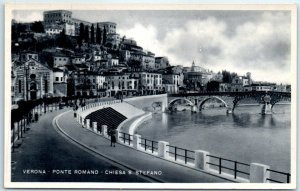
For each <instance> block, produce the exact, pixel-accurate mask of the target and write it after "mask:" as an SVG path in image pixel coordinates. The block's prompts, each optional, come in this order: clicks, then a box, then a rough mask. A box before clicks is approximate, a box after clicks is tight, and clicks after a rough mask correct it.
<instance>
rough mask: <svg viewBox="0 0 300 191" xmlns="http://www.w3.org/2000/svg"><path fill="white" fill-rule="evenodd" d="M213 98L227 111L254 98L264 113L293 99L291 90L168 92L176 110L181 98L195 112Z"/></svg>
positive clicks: (169, 106)
mask: <svg viewBox="0 0 300 191" xmlns="http://www.w3.org/2000/svg"><path fill="white" fill-rule="evenodd" d="M211 99H215V100H219V101H221V102H222V103H223V104H224V106H225V107H226V112H227V113H232V112H233V111H234V109H235V108H236V107H237V106H238V105H239V103H240V102H241V101H242V100H244V99H252V100H254V101H255V102H257V103H258V104H261V105H262V111H261V113H262V114H272V108H273V106H274V105H275V104H276V103H278V102H280V101H291V93H290V92H273V91H268V92H263V91H251V92H204V93H185V94H168V109H169V110H171V111H172V110H174V107H175V105H176V103H177V102H178V101H179V100H185V101H186V103H187V105H189V106H191V110H192V111H193V112H197V111H199V110H200V111H201V109H202V107H203V105H204V104H205V103H206V102H207V101H208V100H211Z"/></svg>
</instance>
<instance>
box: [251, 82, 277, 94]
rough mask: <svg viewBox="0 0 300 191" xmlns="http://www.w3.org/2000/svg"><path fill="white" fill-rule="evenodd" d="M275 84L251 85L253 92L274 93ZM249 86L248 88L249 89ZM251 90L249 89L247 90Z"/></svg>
mask: <svg viewBox="0 0 300 191" xmlns="http://www.w3.org/2000/svg"><path fill="white" fill-rule="evenodd" d="M274 85H275V84H270V83H261V82H260V83H253V84H251V86H250V85H249V86H250V87H251V91H264V92H267V91H272V90H273V88H272V87H273V86H274ZM249 86H248V87H249ZM247 89H248V90H249V88H247Z"/></svg>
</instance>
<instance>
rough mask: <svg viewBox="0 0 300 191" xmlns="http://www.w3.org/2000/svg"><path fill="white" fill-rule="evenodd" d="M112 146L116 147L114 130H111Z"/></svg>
mask: <svg viewBox="0 0 300 191" xmlns="http://www.w3.org/2000/svg"><path fill="white" fill-rule="evenodd" d="M110 146H111V147H116V132H115V131H114V130H112V131H111V135H110Z"/></svg>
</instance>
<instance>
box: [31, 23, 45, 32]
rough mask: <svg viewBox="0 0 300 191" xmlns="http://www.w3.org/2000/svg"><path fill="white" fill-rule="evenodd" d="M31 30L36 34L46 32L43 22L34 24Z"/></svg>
mask: <svg viewBox="0 0 300 191" xmlns="http://www.w3.org/2000/svg"><path fill="white" fill-rule="evenodd" d="M30 29H31V30H32V31H33V32H36V33H44V32H45V30H44V25H43V23H42V21H35V22H34V23H32V25H31V27H30Z"/></svg>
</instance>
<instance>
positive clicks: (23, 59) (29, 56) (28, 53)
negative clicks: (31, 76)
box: [20, 51, 39, 62]
mask: <svg viewBox="0 0 300 191" xmlns="http://www.w3.org/2000/svg"><path fill="white" fill-rule="evenodd" d="M30 59H34V60H39V56H38V53H36V52H33V51H25V52H22V53H21V56H20V62H27V61H28V60H30Z"/></svg>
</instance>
